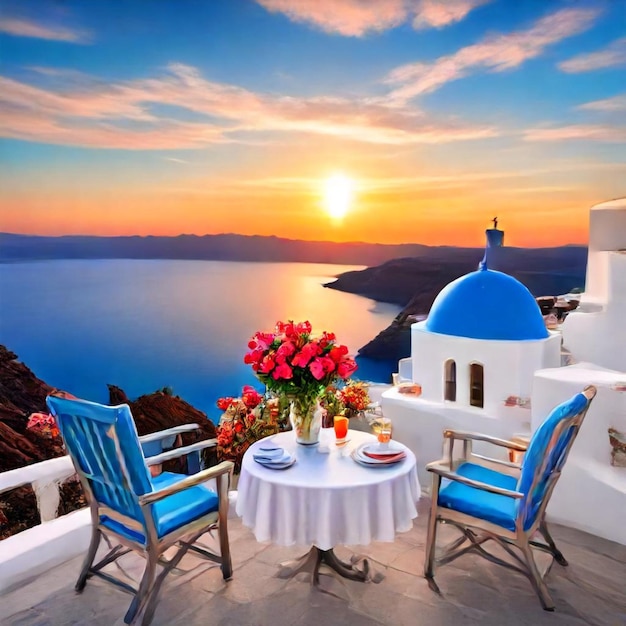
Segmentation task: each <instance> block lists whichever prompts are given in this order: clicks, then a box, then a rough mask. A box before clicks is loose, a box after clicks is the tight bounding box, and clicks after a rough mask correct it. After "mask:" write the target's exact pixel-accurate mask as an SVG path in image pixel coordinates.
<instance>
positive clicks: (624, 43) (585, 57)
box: [559, 37, 626, 74]
mask: <svg viewBox="0 0 626 626" xmlns="http://www.w3.org/2000/svg"><path fill="white" fill-rule="evenodd" d="M623 65H626V37H622V38H621V39H616V40H615V41H614V42H612V43H611V44H609V45H608V46H607V47H606V48H604V50H598V51H597V52H590V53H589V54H579V55H578V56H575V57H572V58H571V59H568V60H567V61H563V62H562V63H559V69H561V70H563V71H564V72H568V73H570V74H577V73H579V72H592V71H593V70H599V69H603V68H605V67H621V66H623Z"/></svg>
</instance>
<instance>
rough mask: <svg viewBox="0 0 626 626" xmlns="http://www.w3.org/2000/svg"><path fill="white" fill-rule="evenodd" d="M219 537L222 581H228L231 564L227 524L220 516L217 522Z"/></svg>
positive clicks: (231, 571)
mask: <svg viewBox="0 0 626 626" xmlns="http://www.w3.org/2000/svg"><path fill="white" fill-rule="evenodd" d="M218 532H219V537H220V555H221V557H222V564H221V566H220V567H221V569H222V576H223V577H224V580H230V579H231V578H232V577H233V564H232V561H231V558H230V542H229V541H228V522H227V521H226V516H225V515H224V516H223V517H222V516H220V520H219V529H218Z"/></svg>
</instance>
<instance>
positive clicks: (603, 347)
mask: <svg viewBox="0 0 626 626" xmlns="http://www.w3.org/2000/svg"><path fill="white" fill-rule="evenodd" d="M625 214H626V211H625ZM625 245H626V244H625ZM599 254H602V255H604V257H605V260H606V262H607V263H606V270H607V275H606V276H605V278H604V279H603V284H605V285H606V286H607V290H608V291H607V292H606V294H605V300H604V302H603V303H602V305H603V306H602V309H601V310H596V311H587V310H584V309H583V310H581V311H573V312H572V313H570V314H569V315H568V316H567V318H566V319H565V321H564V322H563V325H562V329H561V330H562V333H563V343H564V345H565V347H566V348H567V349H568V350H570V351H571V352H572V354H574V356H575V357H576V359H577V360H579V361H587V362H591V363H597V364H598V365H601V366H603V367H607V368H609V369H614V370H618V371H622V372H623V371H626V254H624V253H620V252H608V253H604V252H603V253H599ZM590 259H591V253H590ZM598 302H599V301H598Z"/></svg>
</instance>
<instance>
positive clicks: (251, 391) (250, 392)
mask: <svg viewBox="0 0 626 626" xmlns="http://www.w3.org/2000/svg"><path fill="white" fill-rule="evenodd" d="M241 399H242V401H243V403H244V404H245V405H246V406H247V407H248V408H249V409H253V408H254V407H256V406H258V405H259V404H261V400H263V396H262V395H261V394H260V393H259V392H258V391H257V390H256V389H255V388H254V387H251V386H250V385H246V386H245V387H244V388H243V391H242V394H241Z"/></svg>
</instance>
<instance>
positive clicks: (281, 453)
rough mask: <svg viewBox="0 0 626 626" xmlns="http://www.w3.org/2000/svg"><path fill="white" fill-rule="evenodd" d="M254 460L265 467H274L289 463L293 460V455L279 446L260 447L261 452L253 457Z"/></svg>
mask: <svg viewBox="0 0 626 626" xmlns="http://www.w3.org/2000/svg"><path fill="white" fill-rule="evenodd" d="M252 458H253V459H254V460H255V461H257V462H259V463H263V464H264V465H274V464H279V465H280V464H283V463H289V462H290V461H291V459H292V456H291V454H289V452H286V451H285V450H284V449H283V448H279V447H277V446H260V447H259V451H258V452H256V453H255V454H253V455H252Z"/></svg>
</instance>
